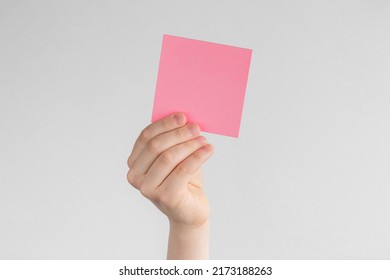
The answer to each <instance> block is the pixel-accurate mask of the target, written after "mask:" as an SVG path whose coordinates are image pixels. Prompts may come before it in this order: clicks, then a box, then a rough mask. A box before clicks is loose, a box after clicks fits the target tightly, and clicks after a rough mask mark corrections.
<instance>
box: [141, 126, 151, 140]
mask: <svg viewBox="0 0 390 280" xmlns="http://www.w3.org/2000/svg"><path fill="white" fill-rule="evenodd" d="M150 138H151V133H150V131H149V130H148V129H147V128H144V129H143V130H142V131H141V134H140V135H139V140H140V141H141V142H144V143H145V142H148V141H149V139H150Z"/></svg>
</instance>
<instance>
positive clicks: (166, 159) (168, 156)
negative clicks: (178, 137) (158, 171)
mask: <svg viewBox="0 0 390 280" xmlns="http://www.w3.org/2000/svg"><path fill="white" fill-rule="evenodd" d="M160 161H161V163H162V164H164V165H169V164H171V163H173V161H174V154H173V152H171V151H165V152H163V153H162V154H161V155H160Z"/></svg>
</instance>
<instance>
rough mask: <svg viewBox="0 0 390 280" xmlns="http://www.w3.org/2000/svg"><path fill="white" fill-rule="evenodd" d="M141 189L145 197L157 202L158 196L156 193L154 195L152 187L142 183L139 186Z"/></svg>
mask: <svg viewBox="0 0 390 280" xmlns="http://www.w3.org/2000/svg"><path fill="white" fill-rule="evenodd" d="M139 191H140V193H141V194H142V195H143V196H144V197H145V198H147V199H149V200H151V201H153V202H155V200H156V198H155V195H154V191H153V190H152V189H151V188H150V187H147V186H143V185H142V186H141V187H140V188H139Z"/></svg>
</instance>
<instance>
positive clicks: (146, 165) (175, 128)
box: [127, 113, 213, 231]
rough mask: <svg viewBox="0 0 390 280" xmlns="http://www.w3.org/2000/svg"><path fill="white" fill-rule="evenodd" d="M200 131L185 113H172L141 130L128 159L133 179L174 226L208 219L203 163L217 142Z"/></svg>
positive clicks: (194, 224)
mask: <svg viewBox="0 0 390 280" xmlns="http://www.w3.org/2000/svg"><path fill="white" fill-rule="evenodd" d="M199 133H200V129H199V126H198V125H196V124H194V123H190V124H186V117H185V115H184V114H182V113H176V114H173V115H170V116H168V117H166V118H164V119H161V120H159V121H156V122H154V123H152V124H150V125H149V126H148V127H146V128H145V129H144V130H143V131H142V132H141V134H140V136H139V137H138V139H137V141H136V142H135V144H134V148H133V151H132V152H131V155H130V157H129V159H128V166H129V168H130V170H129V172H128V174H127V179H128V181H129V183H130V184H131V185H133V186H134V187H135V188H137V189H138V190H139V191H140V192H141V193H142V194H143V195H144V196H145V197H146V198H148V199H149V200H151V201H152V202H153V203H154V204H155V205H156V206H157V207H158V208H159V209H160V210H161V211H162V212H163V213H164V214H165V215H167V217H168V219H169V221H170V224H171V230H172V228H175V229H180V230H181V229H183V231H184V230H188V229H197V228H201V227H202V226H204V225H205V224H206V223H207V222H208V217H209V206H208V201H207V198H206V196H205V194H204V192H203V185H202V175H201V166H202V164H203V163H204V162H205V161H206V160H207V159H208V158H209V157H210V156H211V154H212V153H213V146H212V145H210V144H207V141H206V139H205V138H204V137H202V136H199Z"/></svg>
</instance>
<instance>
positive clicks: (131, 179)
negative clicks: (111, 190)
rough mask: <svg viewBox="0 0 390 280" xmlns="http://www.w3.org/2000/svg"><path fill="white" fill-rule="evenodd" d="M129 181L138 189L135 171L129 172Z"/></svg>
mask: <svg viewBox="0 0 390 280" xmlns="http://www.w3.org/2000/svg"><path fill="white" fill-rule="evenodd" d="M127 181H128V182H129V183H130V185H132V186H133V187H135V188H137V187H138V186H137V177H136V175H135V173H134V171H133V169H130V170H129V171H128V172H127Z"/></svg>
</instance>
